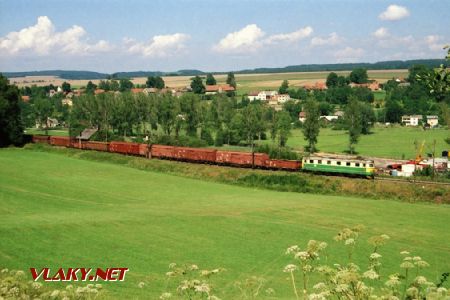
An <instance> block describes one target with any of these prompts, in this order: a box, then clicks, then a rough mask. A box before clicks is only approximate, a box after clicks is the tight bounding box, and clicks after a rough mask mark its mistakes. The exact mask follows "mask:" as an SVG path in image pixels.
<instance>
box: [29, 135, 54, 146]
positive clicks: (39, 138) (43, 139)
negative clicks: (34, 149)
mask: <svg viewBox="0 0 450 300" xmlns="http://www.w3.org/2000/svg"><path fill="white" fill-rule="evenodd" d="M32 140H33V143H45V144H48V143H49V141H50V136H48V135H33V139H32Z"/></svg>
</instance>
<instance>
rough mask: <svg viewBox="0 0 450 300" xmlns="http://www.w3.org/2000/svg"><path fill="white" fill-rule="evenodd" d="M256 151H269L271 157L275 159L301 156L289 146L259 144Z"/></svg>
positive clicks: (295, 158)
mask: <svg viewBox="0 0 450 300" xmlns="http://www.w3.org/2000/svg"><path fill="white" fill-rule="evenodd" d="M255 152H261V153H267V154H269V157H270V158H273V159H290V160H298V159H299V156H298V154H297V153H296V152H293V151H291V150H290V149H289V148H287V147H277V146H272V145H268V144H265V145H259V146H257V147H256V149H255Z"/></svg>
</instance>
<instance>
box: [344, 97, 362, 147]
mask: <svg viewBox="0 0 450 300" xmlns="http://www.w3.org/2000/svg"><path fill="white" fill-rule="evenodd" d="M344 117H345V123H346V125H347V128H348V135H349V152H350V154H353V153H354V152H355V145H356V144H357V143H358V140H359V136H360V135H361V132H362V126H361V123H362V122H361V105H360V103H359V102H358V100H357V99H356V98H355V97H351V99H350V102H349V103H348V105H347V107H346V108H345V115H344Z"/></svg>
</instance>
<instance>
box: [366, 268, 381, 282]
mask: <svg viewBox="0 0 450 300" xmlns="http://www.w3.org/2000/svg"><path fill="white" fill-rule="evenodd" d="M362 277H364V278H368V279H372V280H374V279H378V278H380V275H378V273H377V272H375V271H374V270H373V269H370V270H368V271H366V272H364V273H363V275H362Z"/></svg>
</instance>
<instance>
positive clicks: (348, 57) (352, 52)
mask: <svg viewBox="0 0 450 300" xmlns="http://www.w3.org/2000/svg"><path fill="white" fill-rule="evenodd" d="M363 55H364V50H363V49H362V48H352V47H345V48H344V49H341V50H338V51H336V52H334V57H335V58H336V59H337V61H338V62H352V61H356V60H358V59H359V58H361V57H362V56H363Z"/></svg>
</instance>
